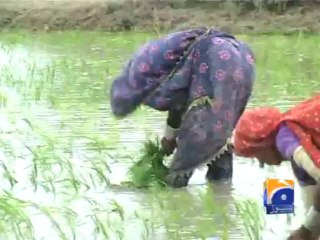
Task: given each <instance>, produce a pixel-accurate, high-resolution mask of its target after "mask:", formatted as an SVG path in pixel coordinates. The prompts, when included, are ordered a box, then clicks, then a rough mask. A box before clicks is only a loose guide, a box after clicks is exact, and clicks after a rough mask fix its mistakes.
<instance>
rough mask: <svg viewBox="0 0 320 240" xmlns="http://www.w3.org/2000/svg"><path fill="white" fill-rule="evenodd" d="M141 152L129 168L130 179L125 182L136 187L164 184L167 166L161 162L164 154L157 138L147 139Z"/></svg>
mask: <svg viewBox="0 0 320 240" xmlns="http://www.w3.org/2000/svg"><path fill="white" fill-rule="evenodd" d="M141 152H142V155H141V157H140V159H139V160H138V161H137V162H135V163H134V164H133V165H132V166H131V167H130V169H129V178H130V180H131V181H130V182H129V183H126V184H127V185H131V186H133V187H137V188H146V187H152V186H155V185H160V186H165V183H164V178H165V176H166V175H167V174H168V168H167V167H166V166H165V165H164V164H163V161H164V157H165V154H164V152H163V151H162V149H161V147H160V143H159V140H158V139H157V138H156V140H155V141H151V140H147V141H146V142H145V143H144V145H143V148H142V151H141Z"/></svg>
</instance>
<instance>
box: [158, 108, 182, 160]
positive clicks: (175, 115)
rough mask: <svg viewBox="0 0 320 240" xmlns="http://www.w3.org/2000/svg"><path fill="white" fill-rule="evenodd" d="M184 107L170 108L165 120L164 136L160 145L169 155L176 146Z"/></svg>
mask: <svg viewBox="0 0 320 240" xmlns="http://www.w3.org/2000/svg"><path fill="white" fill-rule="evenodd" d="M184 112H185V110H184V109H170V110H169V111H168V116H167V120H166V126H165V132H164V136H163V138H162V140H161V145H162V148H163V150H164V151H165V153H166V155H171V154H172V153H173V151H174V149H175V148H176V145H177V144H176V137H177V131H178V130H179V128H180V125H181V122H182V116H183V114H184Z"/></svg>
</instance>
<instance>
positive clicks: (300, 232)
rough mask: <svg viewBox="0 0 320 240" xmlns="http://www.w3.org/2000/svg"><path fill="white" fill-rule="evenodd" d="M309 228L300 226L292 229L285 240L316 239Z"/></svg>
mask: <svg viewBox="0 0 320 240" xmlns="http://www.w3.org/2000/svg"><path fill="white" fill-rule="evenodd" d="M317 239H318V238H317V237H315V236H314V235H313V234H312V232H311V231H310V230H308V229H307V228H305V227H303V226H301V227H300V228H299V229H297V230H296V231H294V232H293V233H292V234H291V235H290V236H289V238H288V239H287V240H317Z"/></svg>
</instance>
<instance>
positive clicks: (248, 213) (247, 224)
mask: <svg viewBox="0 0 320 240" xmlns="http://www.w3.org/2000/svg"><path fill="white" fill-rule="evenodd" d="M234 204H235V207H236V210H237V213H238V214H239V216H240V219H241V220H242V222H243V225H244V228H245V231H246V233H247V235H248V237H249V239H253V240H255V239H261V234H262V230H263V228H264V226H265V219H264V217H263V215H262V212H261V209H260V207H259V205H258V204H257V202H256V201H254V200H242V201H235V202H234Z"/></svg>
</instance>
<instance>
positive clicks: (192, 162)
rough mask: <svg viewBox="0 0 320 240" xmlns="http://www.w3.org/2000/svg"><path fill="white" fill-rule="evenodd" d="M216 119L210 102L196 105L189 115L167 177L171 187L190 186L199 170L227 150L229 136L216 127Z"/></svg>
mask: <svg viewBox="0 0 320 240" xmlns="http://www.w3.org/2000/svg"><path fill="white" fill-rule="evenodd" d="M216 117H217V115H216V114H214V112H213V111H212V108H211V105H210V103H204V104H200V105H197V106H194V107H193V108H192V109H190V110H189V111H188V112H187V114H186V115H185V118H184V120H183V122H182V125H181V127H180V130H179V132H178V139H177V148H176V150H177V151H176V153H175V154H174V157H173V161H172V164H171V166H170V168H169V174H168V175H167V177H166V183H167V185H169V186H171V187H175V188H180V187H185V186H187V185H188V182H189V180H190V178H191V176H192V174H193V172H194V170H195V169H196V168H197V167H200V166H201V165H204V164H207V163H209V161H210V160H211V159H213V157H214V155H215V154H217V153H218V152H220V153H221V154H223V153H224V152H225V151H227V148H226V147H225V145H226V142H227V137H226V136H227V135H228V134H227V133H224V134H222V133H220V128H214V127H213V126H212V122H213V121H214V119H215V118H216ZM222 124H224V123H222ZM221 165H222V166H223V165H224V164H222V163H221Z"/></svg>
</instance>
